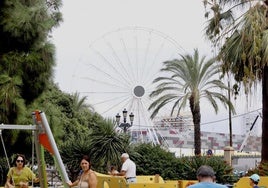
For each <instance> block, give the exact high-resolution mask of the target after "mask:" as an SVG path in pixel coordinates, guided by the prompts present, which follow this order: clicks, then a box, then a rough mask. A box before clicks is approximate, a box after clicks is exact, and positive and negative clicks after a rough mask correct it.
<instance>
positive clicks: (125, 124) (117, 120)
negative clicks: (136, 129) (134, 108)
mask: <svg viewBox="0 0 268 188" xmlns="http://www.w3.org/2000/svg"><path fill="white" fill-rule="evenodd" d="M120 117H121V116H120V115H119V113H117V115H116V116H115V120H116V124H117V126H118V127H120V128H121V129H123V131H124V133H126V132H127V129H128V128H129V127H131V126H132V125H133V120H134V114H133V113H132V112H131V113H130V114H129V120H130V123H127V110H126V109H124V110H123V122H122V123H120Z"/></svg>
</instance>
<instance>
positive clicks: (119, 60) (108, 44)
mask: <svg viewBox="0 0 268 188" xmlns="http://www.w3.org/2000/svg"><path fill="white" fill-rule="evenodd" d="M107 46H109V48H110V49H111V51H112V54H113V56H114V58H115V59H116V61H117V62H118V64H119V65H120V67H122V70H123V71H122V72H120V74H122V75H123V74H124V77H125V80H129V81H131V82H132V83H133V79H131V77H130V74H128V70H127V69H126V67H125V66H124V64H123V63H122V61H121V59H120V58H119V56H118V54H117V52H116V51H115V49H114V47H113V46H112V44H111V43H110V42H107ZM134 80H135V79H134Z"/></svg>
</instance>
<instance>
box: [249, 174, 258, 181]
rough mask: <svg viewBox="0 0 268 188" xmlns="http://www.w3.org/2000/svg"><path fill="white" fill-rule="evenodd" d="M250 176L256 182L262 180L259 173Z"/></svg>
mask: <svg viewBox="0 0 268 188" xmlns="http://www.w3.org/2000/svg"><path fill="white" fill-rule="evenodd" d="M249 178H250V179H252V180H253V181H254V182H259V181H260V176H259V175H258V174H253V175H251V176H250V177H249Z"/></svg>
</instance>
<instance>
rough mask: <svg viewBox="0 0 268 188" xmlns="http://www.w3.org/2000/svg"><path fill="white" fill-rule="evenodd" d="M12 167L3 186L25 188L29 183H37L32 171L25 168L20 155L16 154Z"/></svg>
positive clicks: (22, 156)
mask: <svg viewBox="0 0 268 188" xmlns="http://www.w3.org/2000/svg"><path fill="white" fill-rule="evenodd" d="M13 164H14V167H11V168H10V169H9V171H8V173H7V181H6V184H5V186H6V187H8V188H14V187H18V188H27V187H28V183H29V182H38V178H36V175H35V174H34V173H33V172H32V170H31V169H30V168H29V167H27V166H25V164H26V159H25V156H24V155H22V154H17V155H16V157H15V160H14V161H13Z"/></svg>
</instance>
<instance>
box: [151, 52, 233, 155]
mask: <svg viewBox="0 0 268 188" xmlns="http://www.w3.org/2000/svg"><path fill="white" fill-rule="evenodd" d="M215 60H216V59H215V58H211V59H209V60H207V61H206V59H205V56H203V57H201V58H200V57H199V52H198V50H197V49H195V50H194V54H193V55H192V56H191V55H189V54H187V55H181V59H175V60H172V61H166V62H164V68H162V69H161V72H164V73H165V74H167V75H170V76H163V77H158V78H156V79H155V80H154V81H153V83H158V85H157V87H156V90H155V91H153V92H152V93H151V94H150V97H151V98H153V99H154V98H156V97H157V98H156V99H154V102H153V103H152V104H151V105H150V106H149V110H153V112H152V115H151V118H154V117H155V116H156V115H157V113H158V112H159V110H160V109H161V108H163V107H164V106H166V105H167V104H168V103H173V105H172V109H171V115H172V114H173V113H174V110H178V114H179V112H180V110H181V109H182V108H184V107H186V105H187V102H189V106H190V110H191V113H192V116H193V123H194V148H195V155H200V154H201V133H200V122H201V113H200V110H201V109H200V99H201V98H204V99H206V100H207V101H208V104H210V105H212V107H213V108H214V110H215V112H216V113H217V112H218V109H219V108H218V104H217V101H218V100H219V101H221V102H222V104H223V105H224V107H225V108H226V107H227V106H230V107H231V109H232V110H233V112H234V108H233V105H232V104H231V102H230V101H229V100H228V98H227V97H226V96H225V94H223V92H222V90H225V91H227V90H228V87H227V86H225V84H224V83H223V82H222V81H221V80H220V79H219V76H220V72H221V69H220V67H219V64H218V63H217V62H216V61H215ZM178 114H177V115H178Z"/></svg>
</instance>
